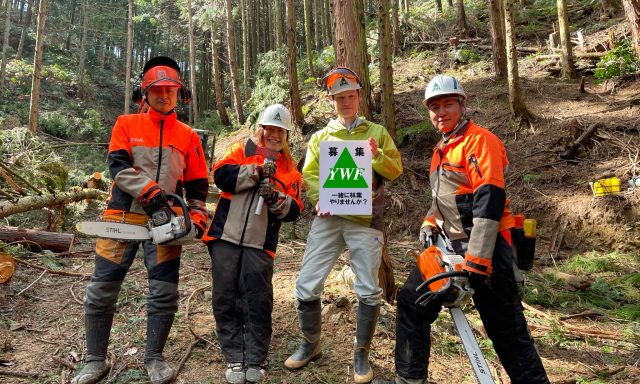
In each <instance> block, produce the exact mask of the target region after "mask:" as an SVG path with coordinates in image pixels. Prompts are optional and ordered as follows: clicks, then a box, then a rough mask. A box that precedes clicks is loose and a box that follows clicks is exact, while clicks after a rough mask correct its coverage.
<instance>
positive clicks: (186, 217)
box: [165, 193, 191, 239]
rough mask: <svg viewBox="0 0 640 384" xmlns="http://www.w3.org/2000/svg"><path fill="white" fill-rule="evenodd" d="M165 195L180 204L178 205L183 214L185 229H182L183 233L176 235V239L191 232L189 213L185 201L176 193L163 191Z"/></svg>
mask: <svg viewBox="0 0 640 384" xmlns="http://www.w3.org/2000/svg"><path fill="white" fill-rule="evenodd" d="M165 196H166V197H168V198H171V199H172V200H173V201H174V202H176V203H178V204H180V207H181V208H182V215H183V216H184V222H185V227H186V229H185V231H184V234H182V235H181V236H178V237H176V239H178V238H180V237H183V236H186V235H188V234H189V232H191V215H189V207H188V206H187V203H185V202H184V200H183V199H182V197H180V196H178V195H176V194H175V193H165Z"/></svg>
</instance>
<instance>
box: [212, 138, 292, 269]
mask: <svg viewBox="0 0 640 384" xmlns="http://www.w3.org/2000/svg"><path fill="white" fill-rule="evenodd" d="M245 146H246V143H236V144H234V145H232V146H231V148H230V149H229V151H228V152H227V153H226V154H225V155H224V157H223V158H222V159H220V161H218V163H217V164H216V165H215V166H214V168H213V179H214V182H215V184H216V185H217V186H218V188H220V190H221V191H222V193H221V194H220V198H219V200H218V205H217V206H216V211H215V213H214V216H213V220H212V222H211V224H210V225H209V228H207V231H206V233H205V236H203V238H202V240H203V241H205V242H206V243H208V242H209V241H212V240H217V239H221V240H225V241H228V242H230V243H233V244H237V245H241V246H245V247H251V248H258V249H263V250H264V251H266V252H267V253H268V254H270V255H271V256H272V257H275V252H276V247H277V245H278V233H279V231H280V225H281V223H282V222H283V221H294V220H296V219H297V218H298V216H299V215H300V212H301V211H302V200H301V197H300V188H301V186H302V176H301V175H300V172H298V170H297V169H296V168H295V164H294V163H293V162H288V161H287V160H285V158H284V157H283V156H280V158H279V159H278V160H277V161H276V168H277V170H276V174H275V175H274V184H275V185H276V187H277V189H278V190H280V191H281V192H284V194H285V195H286V198H285V199H284V200H282V201H281V202H279V203H278V204H274V205H271V206H269V207H268V209H267V207H266V204H264V203H263V204H264V206H263V207H262V214H260V215H256V213H255V212H256V207H257V205H258V198H259V196H258V185H259V183H260V174H259V172H261V171H260V167H259V166H260V165H263V164H264V157H263V156H261V155H252V154H247V153H245Z"/></svg>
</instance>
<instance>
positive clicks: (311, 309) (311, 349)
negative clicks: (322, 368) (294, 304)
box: [284, 299, 322, 369]
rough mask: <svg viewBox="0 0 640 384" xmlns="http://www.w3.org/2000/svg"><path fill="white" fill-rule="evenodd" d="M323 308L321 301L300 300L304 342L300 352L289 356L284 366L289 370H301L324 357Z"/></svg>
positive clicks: (300, 320)
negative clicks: (322, 340) (321, 343)
mask: <svg viewBox="0 0 640 384" xmlns="http://www.w3.org/2000/svg"><path fill="white" fill-rule="evenodd" d="M321 310H322V306H321V304H320V299H318V300H313V301H300V300H298V321H299V322H300V332H301V333H302V340H301V343H300V346H299V347H298V350H297V351H295V352H294V353H293V355H291V356H289V358H288V359H287V361H285V362H284V366H285V367H287V368H288V369H299V368H302V367H304V366H306V365H307V364H309V362H310V361H313V360H317V359H318V358H320V356H322V351H321V350H320V333H321V331H322V313H321Z"/></svg>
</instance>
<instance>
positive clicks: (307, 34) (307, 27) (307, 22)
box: [302, 0, 313, 77]
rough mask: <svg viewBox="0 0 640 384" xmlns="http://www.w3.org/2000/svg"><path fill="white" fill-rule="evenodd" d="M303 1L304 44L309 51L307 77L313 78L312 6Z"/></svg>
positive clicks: (306, 0) (305, 0) (307, 1)
mask: <svg viewBox="0 0 640 384" xmlns="http://www.w3.org/2000/svg"><path fill="white" fill-rule="evenodd" d="M309 1H310V0H303V2H302V5H303V7H304V42H305V46H306V49H307V76H309V77H312V76H313V51H312V50H311V4H309Z"/></svg>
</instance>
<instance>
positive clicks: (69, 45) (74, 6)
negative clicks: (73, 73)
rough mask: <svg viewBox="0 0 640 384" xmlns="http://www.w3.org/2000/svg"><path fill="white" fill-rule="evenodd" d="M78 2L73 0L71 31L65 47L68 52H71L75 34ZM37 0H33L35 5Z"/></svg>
mask: <svg viewBox="0 0 640 384" xmlns="http://www.w3.org/2000/svg"><path fill="white" fill-rule="evenodd" d="M77 3H78V2H77V1H76V0H73V2H72V3H71V17H70V20H69V33H68V34H67V41H66V42H65V45H64V48H65V49H66V50H67V52H71V37H72V36H73V27H72V26H73V23H75V20H76V4H77ZM35 4H36V3H35V0H33V6H35Z"/></svg>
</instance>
